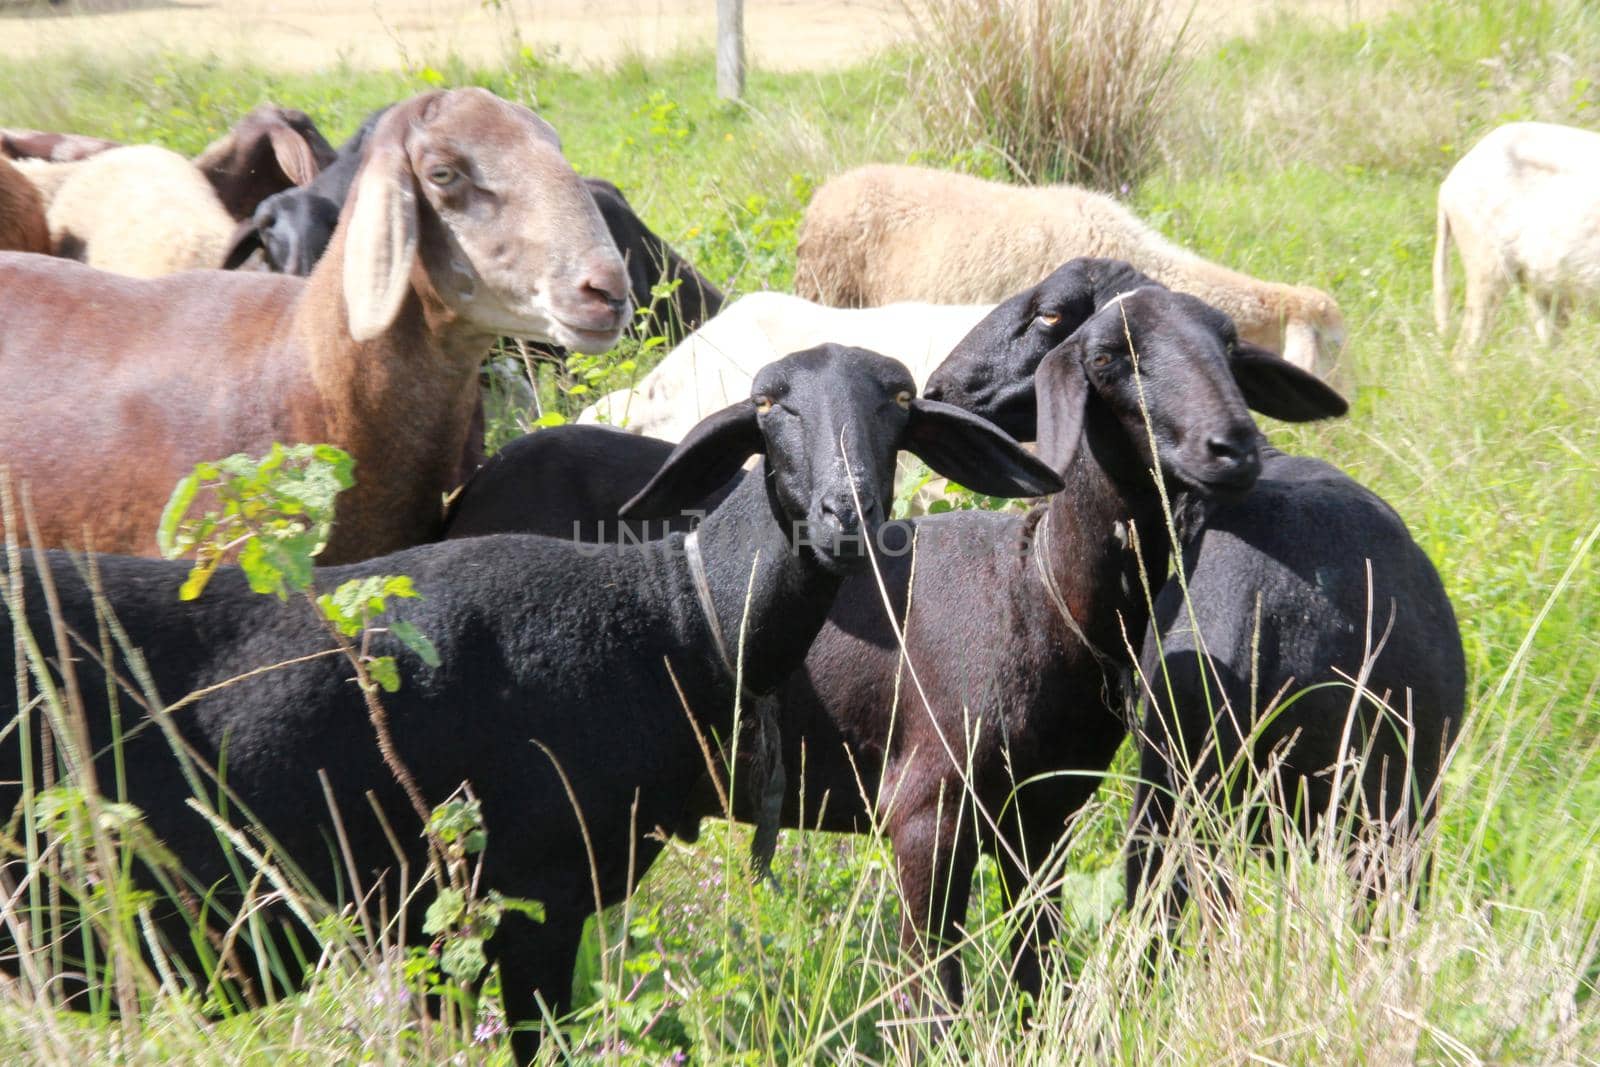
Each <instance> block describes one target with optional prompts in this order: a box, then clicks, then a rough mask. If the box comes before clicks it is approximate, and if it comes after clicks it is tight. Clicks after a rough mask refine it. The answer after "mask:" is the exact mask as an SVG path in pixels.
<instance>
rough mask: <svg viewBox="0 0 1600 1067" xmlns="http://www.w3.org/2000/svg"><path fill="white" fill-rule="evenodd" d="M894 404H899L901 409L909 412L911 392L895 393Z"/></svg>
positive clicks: (903, 390)
mask: <svg viewBox="0 0 1600 1067" xmlns="http://www.w3.org/2000/svg"><path fill="white" fill-rule="evenodd" d="M894 402H895V403H896V404H899V405H900V406H901V407H903V408H906V409H908V410H909V409H910V407H911V390H909V389H902V390H900V391H899V392H898V393H896V394H895V395H894Z"/></svg>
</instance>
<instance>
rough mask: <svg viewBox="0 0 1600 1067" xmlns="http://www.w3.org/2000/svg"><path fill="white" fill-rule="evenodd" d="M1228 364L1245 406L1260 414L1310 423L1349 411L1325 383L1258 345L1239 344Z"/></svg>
mask: <svg viewBox="0 0 1600 1067" xmlns="http://www.w3.org/2000/svg"><path fill="white" fill-rule="evenodd" d="M1228 363H1229V366H1230V367H1231V368H1232V370H1233V378H1234V381H1236V382H1238V383H1239V392H1241V393H1243V394H1244V401H1245V403H1246V404H1249V405H1250V407H1251V408H1253V409H1254V410H1256V411H1259V412H1261V414H1263V415H1271V416H1272V417H1273V418H1275V419H1282V420H1284V421H1285V422H1312V421H1314V420H1316V419H1331V418H1334V417H1335V416H1338V415H1343V414H1344V413H1345V412H1347V411H1349V410H1350V405H1349V404H1348V403H1347V402H1346V401H1345V399H1344V397H1342V396H1340V395H1339V394H1338V392H1337V391H1336V390H1335V389H1334V388H1333V387H1332V386H1330V385H1328V383H1326V382H1324V381H1323V380H1322V379H1321V378H1318V377H1317V376H1316V375H1314V374H1312V373H1310V372H1309V371H1304V370H1301V369H1300V368H1299V367H1296V366H1295V365H1294V364H1293V363H1290V362H1289V361H1288V360H1286V359H1284V358H1283V357H1282V356H1279V355H1278V354H1277V353H1276V352H1272V351H1270V350H1268V349H1265V348H1262V347H1261V346H1260V345H1253V344H1250V343H1249V342H1248V341H1240V342H1239V343H1238V344H1237V345H1235V346H1234V350H1233V353H1232V354H1231V355H1230V356H1229V357H1228Z"/></svg>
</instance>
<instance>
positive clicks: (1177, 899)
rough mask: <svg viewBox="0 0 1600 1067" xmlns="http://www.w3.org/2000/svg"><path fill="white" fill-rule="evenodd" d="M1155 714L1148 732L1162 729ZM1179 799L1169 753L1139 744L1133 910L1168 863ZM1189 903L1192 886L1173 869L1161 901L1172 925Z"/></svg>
mask: <svg viewBox="0 0 1600 1067" xmlns="http://www.w3.org/2000/svg"><path fill="white" fill-rule="evenodd" d="M1154 719H1155V716H1154V714H1151V715H1150V716H1149V718H1148V719H1147V722H1146V731H1147V733H1149V732H1150V730H1151V728H1157V729H1159V726H1158V724H1157V723H1155V722H1154V721H1153V720H1154ZM1175 807H1176V800H1175V797H1174V795H1173V785H1172V775H1171V767H1170V763H1169V760H1168V757H1167V754H1166V752H1165V751H1164V750H1163V748H1162V747H1158V746H1157V745H1155V744H1153V743H1152V742H1151V740H1150V738H1148V737H1147V738H1146V740H1145V741H1144V743H1142V744H1141V745H1140V746H1139V777H1138V780H1137V783H1136V784H1135V785H1134V790H1133V810H1132V812H1131V813H1130V815H1129V825H1128V843H1127V846H1126V852H1125V855H1124V861H1123V862H1124V871H1125V885H1124V892H1125V895H1126V904H1127V906H1128V908H1129V910H1132V909H1133V907H1134V906H1135V905H1136V904H1137V903H1138V902H1139V898H1140V897H1141V896H1143V895H1145V894H1146V893H1148V892H1150V891H1151V890H1153V889H1154V887H1155V883H1156V877H1157V875H1158V874H1159V873H1160V872H1161V869H1162V866H1163V865H1164V864H1165V863H1166V852H1167V850H1166V842H1167V841H1168V840H1169V839H1170V838H1171V836H1172V823H1173V818H1174V811H1175ZM1188 902H1189V887H1188V884H1187V883H1186V882H1185V881H1184V879H1183V876H1182V872H1180V871H1175V872H1173V876H1172V882H1171V884H1170V885H1169V886H1168V887H1167V888H1166V891H1165V892H1164V893H1163V894H1162V897H1161V899H1160V901H1159V902H1158V903H1159V905H1160V908H1161V913H1162V914H1163V915H1165V916H1166V919H1167V925H1168V926H1169V927H1170V926H1172V925H1174V924H1175V923H1176V922H1177V918H1178V916H1179V915H1181V914H1182V913H1183V909H1184V906H1185V905H1187V904H1188Z"/></svg>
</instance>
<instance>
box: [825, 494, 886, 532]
mask: <svg viewBox="0 0 1600 1067" xmlns="http://www.w3.org/2000/svg"><path fill="white" fill-rule="evenodd" d="M819 508H820V510H821V512H822V515H823V517H824V518H827V519H831V520H832V521H833V522H834V523H835V524H836V525H837V526H838V527H839V529H840V531H841V532H843V533H846V534H853V533H857V532H859V531H860V529H861V524H862V521H863V520H864V519H865V520H872V519H874V518H875V517H876V516H877V513H878V502H877V501H876V500H863V501H862V509H861V510H859V511H858V510H857V509H856V502H855V498H854V497H853V496H852V495H851V494H850V493H849V492H848V491H844V492H833V493H827V494H825V495H824V496H823V498H822V500H821V501H819Z"/></svg>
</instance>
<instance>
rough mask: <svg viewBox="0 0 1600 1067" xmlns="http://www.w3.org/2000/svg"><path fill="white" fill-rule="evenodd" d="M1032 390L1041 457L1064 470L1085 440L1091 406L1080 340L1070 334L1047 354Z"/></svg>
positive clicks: (1052, 465)
mask: <svg viewBox="0 0 1600 1067" xmlns="http://www.w3.org/2000/svg"><path fill="white" fill-rule="evenodd" d="M1033 392H1034V396H1035V397H1036V398H1037V400H1036V402H1037V404H1038V411H1039V432H1038V446H1039V458H1040V459H1042V460H1044V461H1045V462H1046V463H1048V464H1050V466H1051V467H1053V468H1054V469H1056V470H1058V471H1064V470H1066V469H1067V467H1069V466H1070V465H1071V464H1072V457H1073V456H1074V455H1076V454H1077V451H1078V443H1079V442H1080V441H1082V440H1083V417H1084V414H1085V412H1087V411H1088V409H1089V376H1088V375H1087V374H1085V373H1084V371H1083V344H1082V342H1081V341H1077V340H1074V339H1073V338H1070V337H1069V338H1067V340H1065V341H1063V342H1061V343H1060V344H1059V345H1057V346H1056V347H1055V348H1053V349H1052V350H1051V351H1050V354H1049V355H1047V356H1045V357H1044V359H1043V360H1042V361H1041V362H1040V363H1039V369H1038V371H1036V372H1035V373H1034V376H1033Z"/></svg>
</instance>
